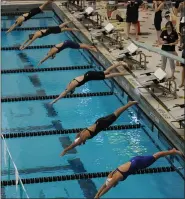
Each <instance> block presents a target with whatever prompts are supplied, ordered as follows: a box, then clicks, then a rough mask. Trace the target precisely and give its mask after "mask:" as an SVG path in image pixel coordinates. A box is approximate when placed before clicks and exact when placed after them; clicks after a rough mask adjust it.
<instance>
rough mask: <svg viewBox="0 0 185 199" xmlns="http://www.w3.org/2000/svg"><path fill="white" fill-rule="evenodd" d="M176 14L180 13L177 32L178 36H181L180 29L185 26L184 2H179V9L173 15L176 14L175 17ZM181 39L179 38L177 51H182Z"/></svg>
mask: <svg viewBox="0 0 185 199" xmlns="http://www.w3.org/2000/svg"><path fill="white" fill-rule="evenodd" d="M178 12H180V24H179V32H180V35H181V32H182V28H183V27H184V26H185V1H183V2H181V3H180V4H179V7H178V9H176V11H175V13H176V16H177V14H178ZM182 45H183V43H182V38H181V36H180V46H179V50H182Z"/></svg>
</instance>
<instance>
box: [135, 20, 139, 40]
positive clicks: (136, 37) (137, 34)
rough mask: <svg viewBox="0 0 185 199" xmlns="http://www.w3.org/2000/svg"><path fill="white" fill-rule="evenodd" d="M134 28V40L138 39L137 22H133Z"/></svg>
mask: <svg viewBox="0 0 185 199" xmlns="http://www.w3.org/2000/svg"><path fill="white" fill-rule="evenodd" d="M134 29H135V33H136V40H138V23H136V24H134Z"/></svg>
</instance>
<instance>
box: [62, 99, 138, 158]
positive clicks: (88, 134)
mask: <svg viewBox="0 0 185 199" xmlns="http://www.w3.org/2000/svg"><path fill="white" fill-rule="evenodd" d="M134 104H137V102H136V101H130V102H128V104H126V105H125V106H122V107H120V108H118V109H117V110H116V111H114V113H112V114H110V115H107V116H105V117H101V118H99V119H98V120H96V122H95V123H94V124H93V125H91V126H90V127H88V128H85V129H84V130H83V131H81V132H80V133H78V134H77V136H76V139H75V141H74V142H73V143H72V144H71V145H70V146H68V147H67V148H65V149H64V151H63V152H62V153H61V155H60V156H64V155H65V154H66V153H67V152H68V151H69V150H71V149H73V148H75V147H76V146H78V145H81V144H85V142H86V141H87V140H89V139H92V138H93V137H95V136H96V135H97V134H98V133H99V132H101V131H103V130H104V129H106V128H108V127H109V126H110V125H111V124H113V123H114V122H115V121H116V120H117V118H118V117H119V116H120V115H121V114H122V113H123V112H124V111H125V110H126V109H128V108H129V107H130V106H132V105H134Z"/></svg>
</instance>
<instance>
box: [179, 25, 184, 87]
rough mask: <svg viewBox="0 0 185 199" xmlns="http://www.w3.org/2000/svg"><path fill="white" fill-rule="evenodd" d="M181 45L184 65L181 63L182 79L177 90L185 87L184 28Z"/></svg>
mask: <svg viewBox="0 0 185 199" xmlns="http://www.w3.org/2000/svg"><path fill="white" fill-rule="evenodd" d="M182 43H183V46H182V48H183V51H182V58H184V63H181V66H182V79H181V84H180V86H179V88H181V87H183V86H185V26H184V27H183V28H182Z"/></svg>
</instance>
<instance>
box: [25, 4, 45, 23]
mask: <svg viewBox="0 0 185 199" xmlns="http://www.w3.org/2000/svg"><path fill="white" fill-rule="evenodd" d="M40 12H42V10H41V9H40V8H39V7H38V8H33V9H31V10H30V12H29V13H28V16H24V15H22V16H23V17H24V21H27V20H28V19H30V18H31V17H33V16H35V15H37V14H39V13H40Z"/></svg>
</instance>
